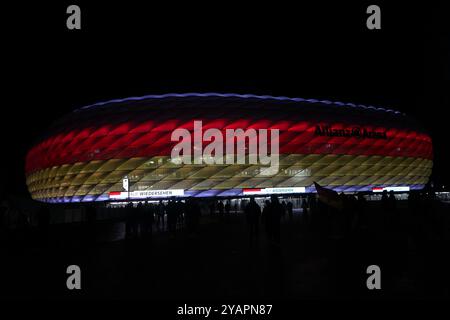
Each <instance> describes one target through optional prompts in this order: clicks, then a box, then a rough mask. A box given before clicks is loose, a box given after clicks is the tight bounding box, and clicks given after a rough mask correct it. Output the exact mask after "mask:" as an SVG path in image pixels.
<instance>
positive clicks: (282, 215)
mask: <svg viewBox="0 0 450 320" xmlns="http://www.w3.org/2000/svg"><path fill="white" fill-rule="evenodd" d="M281 206H282V207H283V213H282V214H281V218H283V220H284V219H285V218H286V213H287V204H286V201H284V200H283V201H282V202H281Z"/></svg>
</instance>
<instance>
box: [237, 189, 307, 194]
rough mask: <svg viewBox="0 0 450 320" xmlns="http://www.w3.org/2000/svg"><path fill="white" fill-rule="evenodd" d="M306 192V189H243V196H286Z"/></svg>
mask: <svg viewBox="0 0 450 320" xmlns="http://www.w3.org/2000/svg"><path fill="white" fill-rule="evenodd" d="M305 192H306V188H305V187H292V188H291V187H286V188H251V189H242V194H244V195H259V194H285V193H305Z"/></svg>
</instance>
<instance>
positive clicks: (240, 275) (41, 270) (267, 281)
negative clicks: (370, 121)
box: [0, 203, 450, 301]
mask: <svg viewBox="0 0 450 320" xmlns="http://www.w3.org/2000/svg"><path fill="white" fill-rule="evenodd" d="M433 207H434V208H435V209H433V210H432V213H429V212H424V214H425V213H426V214H427V215H426V217H425V218H423V220H420V221H415V220H414V219H413V218H412V217H410V216H408V211H406V209H405V208H402V207H400V209H398V212H397V215H398V217H399V219H398V220H397V222H395V221H394V222H392V221H391V222H392V223H391V222H390V226H389V227H388V228H385V227H383V225H384V222H383V221H382V217H383V215H382V214H381V213H380V210H379V207H377V206H376V205H375V206H374V205H372V207H371V209H370V215H369V221H370V222H369V228H368V229H364V230H354V231H352V232H351V233H348V234H342V233H340V232H339V230H338V229H337V228H335V227H333V225H332V224H331V225H328V226H319V225H317V224H316V223H310V224H306V223H305V221H304V219H303V217H302V214H300V213H299V212H298V213H297V214H295V215H294V220H293V221H289V219H287V218H286V219H285V220H284V221H283V222H282V227H281V235H282V236H281V244H280V245H277V244H274V243H272V242H269V241H268V240H267V239H266V237H265V234H264V230H263V228H260V237H259V240H258V241H254V242H253V243H251V242H250V241H249V236H248V233H247V229H246V225H245V220H244V217H243V214H231V215H230V216H225V217H217V216H204V217H202V220H201V224H200V227H199V231H198V233H197V234H195V235H190V234H188V233H187V231H186V230H178V232H177V233H176V235H175V236H173V235H171V234H169V233H168V232H157V231H156V230H155V231H156V232H155V233H154V235H153V238H152V239H151V240H149V239H135V240H123V239H121V238H123V236H124V230H125V227H124V223H123V222H97V224H96V225H95V237H96V240H89V236H88V235H89V232H88V231H89V230H88V226H86V225H84V224H66V225H53V226H51V227H50V231H49V233H48V236H44V237H43V238H44V239H42V237H40V236H39V235H38V231H37V230H31V231H30V232H28V233H26V234H25V233H22V234H20V233H13V234H10V235H9V236H8V237H6V236H5V235H3V237H2V245H1V248H0V250H1V257H2V259H1V260H2V262H1V266H0V274H1V277H2V279H1V282H2V286H1V289H0V290H1V291H0V294H1V298H13V299H14V298H24V297H28V298H40V299H46V298H52V299H84V298H88V299H91V298H93V299H97V298H124V299H131V298H140V299H153V300H154V299H156V300H181V301H185V300H201V301H216V300H219V299H222V300H223V299H256V300H264V299H269V300H274V299H275V300H284V299H289V300H291V299H302V298H319V299H322V298H327V299H328V298H332V299H336V298H337V299H341V298H363V299H365V298H367V299H373V298H375V299H378V298H381V299H384V298H387V299H391V298H394V299H395V298H402V299H403V298H449V294H450V291H449V276H448V272H447V271H448V268H449V262H448V259H447V256H448V254H449V250H448V249H449V247H450V246H449V243H450V241H449V238H448V234H449V233H448V226H449V224H448V222H449V220H448V216H446V215H448V212H449V210H448V205H446V204H444V203H435V204H434V205H433ZM398 222H400V223H398ZM46 237H47V240H45V238H46ZM111 240H115V241H111ZM71 264H76V265H79V266H80V267H81V270H82V290H80V291H77V292H75V291H69V290H67V289H66V279H67V274H66V268H67V266H69V265H71ZM371 264H376V265H379V266H380V268H381V272H382V278H381V279H382V280H381V283H382V290H380V291H377V292H374V291H369V290H367V288H366V279H367V277H368V275H367V274H366V268H367V266H369V265H371Z"/></svg>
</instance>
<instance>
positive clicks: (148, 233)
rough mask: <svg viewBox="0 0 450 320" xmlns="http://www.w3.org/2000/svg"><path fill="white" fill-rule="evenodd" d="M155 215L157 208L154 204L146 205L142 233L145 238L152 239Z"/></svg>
mask: <svg viewBox="0 0 450 320" xmlns="http://www.w3.org/2000/svg"><path fill="white" fill-rule="evenodd" d="M154 214H155V206H154V205H153V204H148V203H146V205H145V207H144V215H143V217H142V229H141V230H142V233H143V235H144V237H148V238H151V237H152V233H153V222H154V220H155V218H154Z"/></svg>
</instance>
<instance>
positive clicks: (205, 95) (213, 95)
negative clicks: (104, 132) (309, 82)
mask: <svg viewBox="0 0 450 320" xmlns="http://www.w3.org/2000/svg"><path fill="white" fill-rule="evenodd" d="M192 97H196V98H239V99H260V100H275V101H290V102H306V103H318V104H328V105H334V106H340V107H345V106H347V107H352V108H361V109H369V110H370V109H371V110H375V111H383V112H390V113H394V114H401V115H405V114H404V113H402V112H400V111H396V110H392V109H386V108H381V107H374V106H366V105H362V104H358V105H356V104H354V103H348V102H341V101H330V100H318V99H304V98H290V97H285V96H270V95H255V94H238V93H215V92H208V93H195V92H192V93H166V94H154V95H145V96H140V97H128V98H122V99H112V100H107V101H102V102H97V103H93V104H90V105H87V106H84V107H81V108H78V109H75V110H74V111H73V112H79V111H83V110H86V109H91V108H96V107H101V106H105V105H108V104H114V103H122V102H130V101H142V100H150V99H158V100H161V99H171V98H192Z"/></svg>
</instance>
